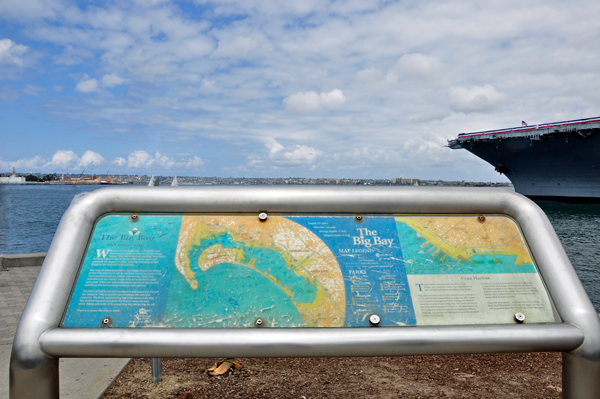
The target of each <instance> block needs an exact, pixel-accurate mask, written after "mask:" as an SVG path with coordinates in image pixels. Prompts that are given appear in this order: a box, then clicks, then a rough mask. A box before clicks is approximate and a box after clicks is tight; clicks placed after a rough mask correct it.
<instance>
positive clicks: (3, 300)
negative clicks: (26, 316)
mask: <svg viewBox="0 0 600 399" xmlns="http://www.w3.org/2000/svg"><path fill="white" fill-rule="evenodd" d="M7 263H8V262H7ZM39 271H40V266H24V267H11V268H10V269H8V270H6V269H2V266H0V399H8V373H9V362H10V352H11V349H12V341H13V338H14V335H15V330H16V329H17V325H18V323H19V319H20V318H21V314H22V313H23V309H24V308H25V304H26V303H27V298H29V294H30V293H31V289H32V288H33V284H34V283H35V279H36V278H37V275H38V273H39ZM129 360H130V359H61V360H60V397H61V398H77V399H96V398H98V397H100V396H101V395H102V393H103V392H104V391H105V390H106V388H108V386H109V385H110V384H111V383H112V381H113V380H114V379H115V378H116V377H117V376H118V375H119V373H120V372H121V370H123V368H124V367H125V366H126V365H127V363H129Z"/></svg>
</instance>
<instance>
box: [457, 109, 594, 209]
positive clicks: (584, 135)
mask: <svg viewBox="0 0 600 399" xmlns="http://www.w3.org/2000/svg"><path fill="white" fill-rule="evenodd" d="M448 147H450V148H452V149H457V148H464V149H466V150H467V151H470V152H471V153H473V154H475V155H477V156H478V157H479V158H481V159H483V160H485V161H487V162H488V163H490V164H491V165H492V166H494V168H495V169H496V171H497V172H499V173H502V174H505V175H506V177H508V178H509V179H510V181H511V182H512V183H513V185H514V187H515V191H516V192H518V193H520V194H523V195H526V196H527V197H529V198H531V199H535V200H542V199H549V200H558V201H566V202H589V203H600V117H597V118H588V119H577V120H572V121H564V122H554V123H545V124H540V125H532V126H519V127H515V128H509V129H500V130H488V131H483V132H474V133H461V134H459V135H458V137H457V138H456V139H453V140H450V141H448Z"/></svg>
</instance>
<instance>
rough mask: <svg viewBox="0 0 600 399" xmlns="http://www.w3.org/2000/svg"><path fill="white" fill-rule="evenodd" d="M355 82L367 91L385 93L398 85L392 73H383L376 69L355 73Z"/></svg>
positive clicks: (396, 78)
mask: <svg viewBox="0 0 600 399" xmlns="http://www.w3.org/2000/svg"><path fill="white" fill-rule="evenodd" d="M356 80H357V81H358V82H359V83H361V84H363V85H364V86H365V87H366V88H367V90H371V91H385V90H389V89H391V88H394V87H395V86H396V85H397V84H398V77H397V76H396V74H394V73H393V72H387V73H383V72H382V71H381V70H379V69H376V68H367V69H363V70H362V71H358V72H357V73H356Z"/></svg>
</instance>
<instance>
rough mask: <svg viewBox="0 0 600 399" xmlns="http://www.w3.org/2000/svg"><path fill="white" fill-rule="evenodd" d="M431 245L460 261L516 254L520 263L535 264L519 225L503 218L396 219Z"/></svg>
mask: <svg viewBox="0 0 600 399" xmlns="http://www.w3.org/2000/svg"><path fill="white" fill-rule="evenodd" d="M396 220H397V221H399V222H402V223H405V224H407V225H409V226H410V227H411V228H412V229H414V230H415V231H417V232H418V233H419V234H421V235H422V236H423V238H425V239H426V240H427V241H428V242H430V243H431V244H432V245H433V246H435V247H436V248H437V251H440V252H443V253H444V254H445V255H447V256H450V257H452V258H454V259H456V260H459V261H465V260H468V259H469V258H471V256H473V255H476V254H485V255H515V256H516V257H517V258H516V260H515V263H517V264H532V263H533V262H532V260H531V256H530V254H529V251H528V249H527V247H526V246H525V242H524V241H523V238H522V236H521V232H520V231H519V228H518V227H517V224H516V223H515V222H514V221H513V220H512V219H510V218H507V217H504V216H486V217H485V220H484V221H480V220H479V219H478V218H477V216H456V217H453V216H448V217H440V216H431V217H427V216H422V217H421V216H410V217H397V218H396Z"/></svg>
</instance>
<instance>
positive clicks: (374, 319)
mask: <svg viewBox="0 0 600 399" xmlns="http://www.w3.org/2000/svg"><path fill="white" fill-rule="evenodd" d="M380 321H381V318H380V317H379V316H377V315H376V314H372V315H371V317H369V322H371V324H372V325H374V326H376V325H378V324H379V322H380Z"/></svg>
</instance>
